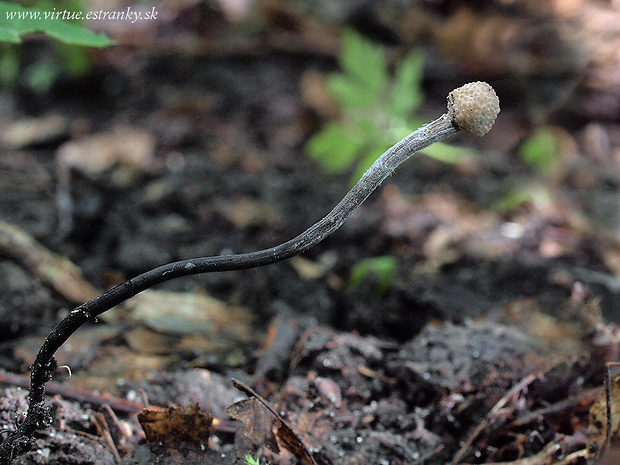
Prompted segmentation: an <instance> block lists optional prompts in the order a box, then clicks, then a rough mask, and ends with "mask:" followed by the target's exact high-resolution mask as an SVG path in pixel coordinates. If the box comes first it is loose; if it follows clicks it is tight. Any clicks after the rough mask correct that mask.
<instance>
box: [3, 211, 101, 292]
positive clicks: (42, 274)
mask: <svg viewBox="0 0 620 465" xmlns="http://www.w3.org/2000/svg"><path fill="white" fill-rule="evenodd" d="M0 253H1V254H3V255H5V256H7V257H11V258H13V259H15V260H17V261H18V262H19V263H21V264H22V265H23V266H25V267H26V268H28V269H29V270H30V271H31V272H32V273H33V274H35V275H36V276H37V277H38V278H39V279H41V281H43V282H44V283H46V284H48V285H50V286H52V287H53V288H54V290H55V291H56V292H58V293H59V294H60V295H62V296H63V297H65V298H66V299H67V300H68V301H69V302H71V303H74V304H81V303H83V302H86V301H88V300H91V299H94V298H95V297H97V296H98V295H99V294H100V292H99V291H98V290H97V289H96V288H95V287H94V286H92V285H91V284H90V283H88V282H87V281H86V280H85V279H84V278H83V277H82V271H81V270H80V268H79V267H78V266H77V265H75V264H74V263H72V262H71V261H70V260H69V259H68V258H65V257H63V256H61V255H58V254H55V253H54V252H51V251H50V250H48V249H46V248H45V247H43V246H42V245H41V244H39V243H38V242H37V241H36V239H35V238H34V237H32V236H31V235H29V234H28V233H27V232H26V231H24V230H22V229H21V228H19V227H17V226H15V225H13V224H9V223H6V222H4V221H0Z"/></svg>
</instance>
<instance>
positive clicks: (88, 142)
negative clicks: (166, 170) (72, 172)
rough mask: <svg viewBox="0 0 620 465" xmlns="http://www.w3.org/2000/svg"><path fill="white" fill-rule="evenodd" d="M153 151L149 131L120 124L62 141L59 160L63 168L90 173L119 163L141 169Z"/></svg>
mask: <svg viewBox="0 0 620 465" xmlns="http://www.w3.org/2000/svg"><path fill="white" fill-rule="evenodd" d="M154 153H155V140H154V138H153V136H152V135H151V134H150V133H148V132H146V131H142V130H139V129H134V128H125V127H119V128H115V129H112V130H111V131H108V132H105V133H101V134H94V135H91V136H87V137H84V138H82V139H80V140H77V141H70V142H67V143H65V144H63V145H61V146H60V147H59V148H58V152H57V162H58V165H59V166H60V167H61V169H62V168H64V169H67V168H75V169H79V170H80V171H83V172H85V173H89V174H98V173H100V172H102V171H104V170H106V169H108V168H110V167H112V166H114V165H116V164H120V165H124V166H128V167H129V168H132V169H135V170H142V169H144V168H145V167H146V166H148V165H149V164H150V163H151V161H152V160H153V155H154Z"/></svg>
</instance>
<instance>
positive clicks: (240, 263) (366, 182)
mask: <svg viewBox="0 0 620 465" xmlns="http://www.w3.org/2000/svg"><path fill="white" fill-rule="evenodd" d="M457 132H458V129H457V128H456V126H455V125H454V124H453V122H452V117H451V116H450V115H449V114H444V115H442V116H441V117H439V118H438V119H436V120H435V121H433V122H431V123H429V124H427V125H425V126H423V127H421V128H420V129H418V130H416V131H414V132H412V133H411V134H409V135H408V136H407V137H405V138H404V139H403V140H401V141H400V142H398V143H397V144H395V145H394V146H393V147H391V148H390V149H388V150H387V151H386V152H385V153H384V154H383V155H381V156H380V157H379V158H377V160H376V161H375V162H374V163H373V164H372V166H371V167H370V168H369V169H368V170H367V171H366V172H365V173H364V175H363V176H362V177H361V179H360V180H359V181H358V182H357V184H355V186H353V188H351V190H350V191H349V192H348V193H347V194H346V195H345V196H344V198H343V199H342V200H341V201H340V202H339V203H338V204H337V205H336V206H335V207H334V208H333V209H332V211H330V212H329V213H328V214H327V216H325V217H324V218H323V219H321V220H319V221H318V222H317V223H316V224H314V225H313V226H311V227H310V228H308V229H307V230H306V231H304V232H303V233H301V234H300V235H298V236H297V237H295V238H293V239H291V240H289V241H287V242H284V243H283V244H280V245H278V246H276V247H273V248H269V249H264V250H260V251H257V252H250V253H244V254H235V255H219V256H214V257H202V258H193V259H189V260H181V261H178V262H173V263H168V264H167V265H162V266H160V267H157V268H155V269H153V270H150V271H147V272H146V273H143V274H141V275H139V276H136V277H135V278H132V279H130V280H128V281H126V282H124V283H122V284H119V285H118V286H116V287H114V288H112V289H110V290H109V291H107V292H105V293H104V294H102V295H100V296H99V297H97V298H95V299H93V300H91V301H89V302H86V303H85V304H83V305H80V306H79V307H77V308H75V309H74V310H73V311H72V312H71V313H70V314H69V315H68V316H67V317H65V318H64V319H63V320H62V321H61V322H60V323H58V325H57V326H56V327H55V328H54V329H53V330H52V332H51V333H50V334H49V335H48V336H47V338H46V339H45V341H44V342H43V345H42V346H41V349H40V350H39V353H38V354H37V357H36V359H35V361H34V363H33V365H32V373H31V375H30V381H31V384H30V393H29V407H28V413H27V415H26V419H25V420H24V422H23V423H22V425H21V426H20V427H19V429H18V430H17V431H15V432H13V433H11V434H10V435H9V436H8V437H7V439H6V440H5V441H4V442H3V443H2V445H1V446H0V464H5V463H8V462H9V461H10V459H11V458H12V457H13V456H14V455H16V454H19V453H21V452H23V451H25V450H27V448H28V446H29V444H30V442H31V438H32V435H33V434H34V433H35V431H36V430H38V429H42V428H44V427H46V426H47V423H48V421H47V416H48V413H47V410H46V408H45V407H44V403H43V402H44V398H45V383H46V382H47V381H49V379H50V377H51V373H52V372H53V371H54V369H55V368H56V362H55V360H54V354H55V353H56V351H57V350H58V349H59V348H60V346H61V345H62V344H64V343H65V341H66V340H67V339H68V338H69V336H71V335H72V334H73V333H74V332H75V331H76V330H77V329H78V328H79V327H80V326H82V325H83V324H84V323H85V322H87V321H88V320H90V319H93V318H95V317H96V316H97V315H100V314H101V313H103V312H105V311H107V310H110V309H111V308H113V307H115V306H116V305H118V304H120V303H121V302H124V301H125V300H128V299H130V298H131V297H133V296H135V295H136V294H138V293H139V292H142V291H144V290H145V289H148V288H150V287H152V286H155V285H156V284H159V283H162V282H165V281H168V280H171V279H175V278H179V277H181V276H189V275H194V274H199V273H206V272H214V271H231V270H241V269H248V268H256V267H259V266H264V265H269V264H271V263H276V262H279V261H282V260H286V259H288V258H290V257H292V256H294V255H298V254H300V253H302V252H304V251H306V250H308V249H310V248H311V247H313V246H315V245H316V244H317V243H319V242H320V241H322V240H323V239H325V238H326V237H327V236H329V235H330V234H331V233H333V232H334V231H336V229H338V228H339V227H340V226H342V224H343V223H344V222H345V221H346V220H347V219H348V218H349V217H350V216H351V214H353V212H354V211H355V210H357V208H358V207H359V206H360V205H361V204H362V203H363V202H364V201H365V200H366V199H367V198H368V196H369V195H370V194H371V193H372V192H373V191H374V190H375V189H376V188H377V187H379V185H380V184H381V183H382V182H383V181H384V180H385V178H387V177H388V176H389V175H390V174H392V172H393V171H394V170H395V169H396V167H397V166H398V165H400V164H401V163H402V162H404V161H405V160H407V159H408V158H409V157H410V156H411V155H413V154H414V153H415V152H417V151H419V150H422V149H423V148H425V147H428V146H429V145H431V144H433V143H435V142H438V141H441V140H443V139H446V138H448V137H450V136H452V135H454V134H456V133H457Z"/></svg>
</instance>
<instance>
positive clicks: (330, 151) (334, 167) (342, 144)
mask: <svg viewBox="0 0 620 465" xmlns="http://www.w3.org/2000/svg"><path fill="white" fill-rule="evenodd" d="M305 148H306V151H307V152H308V154H309V155H310V157H311V158H313V159H314V160H316V161H318V162H319V163H320V164H321V166H322V167H323V169H324V170H325V171H326V172H327V173H332V174H333V173H342V172H343V171H346V170H347V168H348V167H349V166H350V165H351V164H352V163H353V161H354V160H355V156H356V155H357V153H358V152H359V150H360V148H361V143H360V142H359V141H357V140H356V139H354V138H353V137H351V136H350V135H349V133H348V132H347V131H346V130H345V129H344V128H343V127H342V126H341V125H339V124H337V123H328V124H327V125H326V126H325V127H324V128H323V129H321V130H320V131H319V132H317V133H316V134H315V135H313V136H312V137H311V138H310V139H308V142H307V143H306V147H305Z"/></svg>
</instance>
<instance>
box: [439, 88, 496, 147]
mask: <svg viewBox="0 0 620 465" xmlns="http://www.w3.org/2000/svg"><path fill="white" fill-rule="evenodd" d="M448 113H449V114H450V116H452V121H453V122H454V124H455V125H456V126H457V127H458V128H459V129H460V130H461V131H463V132H465V133H467V134H469V135H471V136H476V137H482V136H484V135H485V134H486V133H487V132H489V131H490V130H491V126H493V123H495V118H497V115H498V114H499V99H498V98H497V94H496V93H495V90H494V89H493V87H491V86H490V85H489V84H487V83H486V82H482V81H476V82H470V83H469V84H465V85H464V86H462V87H459V88H458V89H454V90H453V91H452V92H450V94H449V95H448Z"/></svg>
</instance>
